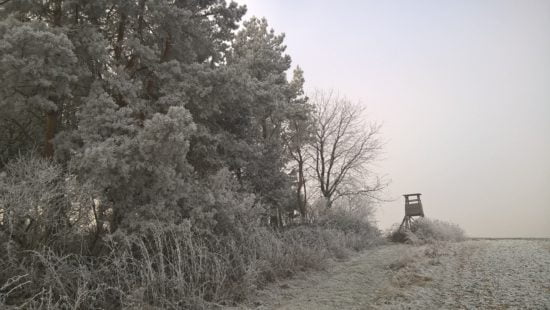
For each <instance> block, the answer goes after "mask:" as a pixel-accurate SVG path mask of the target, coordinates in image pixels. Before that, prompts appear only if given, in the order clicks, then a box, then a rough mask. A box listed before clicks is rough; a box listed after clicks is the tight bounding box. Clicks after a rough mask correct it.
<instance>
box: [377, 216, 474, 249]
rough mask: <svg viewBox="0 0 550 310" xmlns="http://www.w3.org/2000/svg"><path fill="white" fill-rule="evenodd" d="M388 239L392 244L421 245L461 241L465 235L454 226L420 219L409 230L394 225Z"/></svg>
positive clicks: (439, 221) (460, 229)
mask: <svg viewBox="0 0 550 310" xmlns="http://www.w3.org/2000/svg"><path fill="white" fill-rule="evenodd" d="M388 238H389V239H390V240H391V241H393V242H406V243H413V244H422V243H433V242H436V241H452V242H457V241H463V240H465V238H466V235H465V233H464V230H463V229H462V228H460V227H459V226H458V225H456V224H453V223H449V222H445V221H441V220H432V219H428V218H420V219H418V220H416V221H415V222H413V223H412V225H411V229H410V230H399V227H398V226H396V225H394V227H392V229H391V230H390V232H389V234H388Z"/></svg>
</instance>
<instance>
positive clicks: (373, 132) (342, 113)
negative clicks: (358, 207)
mask: <svg viewBox="0 0 550 310" xmlns="http://www.w3.org/2000/svg"><path fill="white" fill-rule="evenodd" d="M310 100H311V101H310V102H311V103H312V104H313V105H314V106H315V107H316V111H315V126H316V128H315V142H314V143H313V148H312V150H313V154H312V157H313V167H312V168H313V171H314V175H315V179H316V181H317V182H318V187H319V190H320V192H321V195H322V196H323V197H324V198H325V199H326V203H327V207H330V206H331V205H332V203H333V202H334V201H335V200H337V199H338V198H340V197H344V196H353V195H365V196H369V197H373V196H374V195H375V194H376V193H377V192H379V191H380V190H381V189H383V188H384V186H385V184H384V183H383V182H381V181H380V179H379V178H378V177H374V179H375V180H374V181H373V180H372V178H373V176H372V174H373V173H372V170H371V169H370V168H371V165H370V164H371V163H372V162H373V161H374V160H376V159H377V157H378V155H379V153H380V150H381V147H382V142H381V141H380V140H379V138H378V136H379V133H380V125H378V124H375V123H369V122H367V120H366V118H365V117H364V112H365V109H364V108H363V107H362V106H360V105H358V104H354V103H352V102H351V101H350V100H349V99H347V98H345V97H341V96H339V95H337V94H335V93H334V92H321V91H318V92H316V93H315V94H314V95H313V96H312V97H311V98H310Z"/></svg>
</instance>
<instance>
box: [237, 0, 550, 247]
mask: <svg viewBox="0 0 550 310" xmlns="http://www.w3.org/2000/svg"><path fill="white" fill-rule="evenodd" d="M238 2H239V3H244V4H247V6H248V8H249V12H248V14H247V17H250V16H253V15H255V16H258V17H266V18H267V20H268V21H269V23H270V25H271V26H272V27H273V28H274V29H275V31H276V32H284V33H285V34H286V43H287V46H288V50H287V51H288V54H289V55H290V56H291V57H292V59H293V63H294V65H300V66H301V67H302V68H303V69H304V71H305V78H306V83H307V89H309V90H312V89H315V88H321V89H335V90H338V91H340V93H342V94H345V95H346V96H348V97H349V98H351V99H353V100H357V101H360V102H361V103H362V104H364V105H366V107H367V109H368V111H370V116H371V118H372V119H373V120H376V121H380V122H382V123H383V124H384V126H383V135H384V138H385V139H386V140H387V141H388V143H387V146H386V149H385V154H384V157H385V160H383V161H381V162H380V163H379V167H378V169H379V171H380V172H381V173H383V174H386V175H387V176H388V177H389V178H390V179H391V180H392V183H391V185H390V187H389V189H388V191H387V193H386V197H387V198H393V199H397V200H396V201H393V202H388V203H383V204H382V205H381V207H380V208H379V211H378V220H379V223H380V226H381V227H382V228H387V227H389V226H390V225H391V224H392V223H395V222H399V221H400V220H401V219H402V217H403V213H404V210H403V204H404V203H403V199H402V197H400V196H399V195H401V194H403V193H408V192H421V193H422V194H423V195H422V201H423V203H424V209H425V213H426V214H427V216H429V217H432V218H438V219H443V220H449V221H452V222H455V223H458V224H459V225H460V226H462V227H463V228H464V229H465V230H466V231H467V232H468V233H469V235H470V236H486V237H550V1H548V0H469V1H450V0H448V1H439V0H433V1H405V0H402V1H382V0H380V1H364V0H362V1H360V0H357V1H314V0H305V1H296V0H277V1H275V0H272V1H268V0H244V1H243V0H240V1H238Z"/></svg>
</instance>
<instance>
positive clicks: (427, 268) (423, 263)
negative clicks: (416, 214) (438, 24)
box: [242, 238, 550, 309]
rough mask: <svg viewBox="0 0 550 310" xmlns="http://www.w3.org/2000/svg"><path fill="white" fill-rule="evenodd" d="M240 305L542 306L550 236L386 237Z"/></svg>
mask: <svg viewBox="0 0 550 310" xmlns="http://www.w3.org/2000/svg"><path fill="white" fill-rule="evenodd" d="M242 308H247V309H371V308H375V309H441V308H443V309H445V308H446V309H449V308H451V309H454V308H460V309H463V308H467V309H507V308H521V309H525V308H528V309H549V308H550V239H548V238H544V239H537V238H505V239H504V238H502V239H501V238H474V239H471V240H468V241H465V242H460V243H451V244H448V243H438V244H431V245H424V246H409V245H387V246H381V247H378V248H376V249H373V250H371V251H368V252H366V253H364V254H363V255H362V256H360V257H357V258H356V259H354V260H352V261H350V262H346V263H342V264H335V265H334V266H333V268H331V269H330V270H329V271H326V272H322V273H316V274H309V275H305V274H304V275H302V276H301V277H298V278H296V279H294V280H291V281H287V282H284V283H278V284H277V285H274V286H272V287H269V288H267V289H266V290H264V291H262V292H261V293H260V295H259V296H258V299H257V301H255V304H253V305H250V306H243V307H242Z"/></svg>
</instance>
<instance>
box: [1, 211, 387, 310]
mask: <svg viewBox="0 0 550 310" xmlns="http://www.w3.org/2000/svg"><path fill="white" fill-rule="evenodd" d="M243 229H244V230H243V231H241V233H240V234H238V235H226V236H220V235H213V234H205V233H203V232H198V231H194V230H193V227H192V225H191V224H190V223H189V222H184V223H183V224H180V225H169V226H166V225H164V224H163V223H154V224H153V223H151V224H149V225H148V226H146V227H145V228H144V229H142V230H141V231H140V232H139V233H133V234H124V233H122V232H118V233H115V234H113V235H109V236H108V237H106V238H105V239H104V240H103V250H102V254H101V255H100V256H85V255H80V254H77V253H71V254H63V253H60V252H55V251H53V250H51V249H49V248H46V247H44V248H42V249H36V250H33V251H29V250H18V249H16V248H14V246H13V245H10V244H9V243H3V244H2V246H3V247H10V246H11V247H12V248H11V249H10V251H9V252H8V251H2V254H0V256H1V257H0V258H1V262H0V285H1V286H0V307H4V308H8V307H9V306H17V307H21V308H25V309H213V308H218V307H223V306H227V305H236V304H238V303H240V302H242V301H244V300H245V299H246V298H247V296H250V294H251V293H252V292H253V291H254V290H256V289H258V288H260V287H262V286H264V285H265V284H267V283H269V282H271V281H274V280H276V279H281V278H285V277H290V276H292V275H293V274H295V273H296V272H298V271H304V270H318V269H323V268H324V267H325V266H326V263H327V261H328V259H331V258H332V259H343V258H346V257H347V256H348V255H349V253H350V252H352V251H355V250H358V249H364V248H366V247H368V246H371V245H372V244H373V240H375V239H376V238H377V235H376V234H375V233H374V232H372V231H370V232H369V233H368V234H367V233H366V231H367V230H365V231H364V234H362V235H361V234H359V233H357V232H353V231H345V230H342V229H338V228H337V227H334V226H332V227H328V226H323V225H315V226H297V227H292V228H289V229H285V230H282V231H275V230H272V229H270V228H268V227H258V226H250V227H247V228H243ZM8 253H9V254H8Z"/></svg>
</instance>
